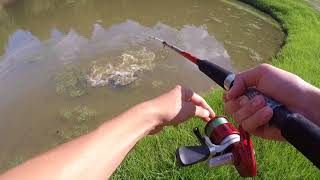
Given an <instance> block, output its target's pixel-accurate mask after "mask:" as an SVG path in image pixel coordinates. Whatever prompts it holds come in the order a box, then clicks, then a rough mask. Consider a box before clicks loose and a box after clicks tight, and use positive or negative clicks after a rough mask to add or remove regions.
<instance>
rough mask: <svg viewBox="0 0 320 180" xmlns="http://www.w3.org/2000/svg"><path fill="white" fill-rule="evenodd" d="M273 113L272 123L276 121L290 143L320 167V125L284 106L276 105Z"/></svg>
mask: <svg viewBox="0 0 320 180" xmlns="http://www.w3.org/2000/svg"><path fill="white" fill-rule="evenodd" d="M273 113H274V115H273V118H272V119H271V124H272V123H274V124H275V125H276V126H277V127H278V128H279V129H280V131H281V134H282V136H283V137H284V138H285V139H286V140H287V141H288V142H289V143H290V144H292V145H293V146H294V147H295V148H296V149H297V150H299V151H300V152H301V153H302V154H303V155H304V156H305V157H307V158H308V159H309V160H310V161H311V162H312V163H313V164H314V165H315V166H316V167H318V168H320V127H319V126H317V125H316V124H314V123H313V122H312V121H310V120H308V119H307V118H305V117H304V116H302V115H301V114H299V113H292V112H290V111H289V110H288V109H287V108H286V107H284V106H279V107H276V108H275V109H274V110H273Z"/></svg>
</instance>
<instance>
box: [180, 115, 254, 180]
mask: <svg viewBox="0 0 320 180" xmlns="http://www.w3.org/2000/svg"><path fill="white" fill-rule="evenodd" d="M193 133H194V134H195V136H196V137H197V139H198V140H199V142H200V143H201V145H199V146H183V147H180V148H178V149H177V151H176V157H177V160H178V162H179V164H180V165H182V166H189V165H193V164H196V163H199V162H202V161H206V160H207V162H208V165H209V167H219V166H223V165H227V164H232V165H234V166H235V167H236V169H237V170H238V172H239V174H240V175H241V176H243V177H253V176H256V174H257V173H256V172H257V168H256V160H255V157H254V150H253V145H252V141H251V139H250V135H249V134H248V133H247V132H245V131H244V130H242V128H241V127H239V130H237V129H236V128H235V127H234V126H233V125H232V124H231V123H229V122H228V120H227V118H226V117H222V116H220V117H216V118H214V119H212V120H211V121H209V122H208V123H207V125H206V127H205V134H206V135H205V136H202V135H201V133H200V131H199V129H198V128H194V130H193Z"/></svg>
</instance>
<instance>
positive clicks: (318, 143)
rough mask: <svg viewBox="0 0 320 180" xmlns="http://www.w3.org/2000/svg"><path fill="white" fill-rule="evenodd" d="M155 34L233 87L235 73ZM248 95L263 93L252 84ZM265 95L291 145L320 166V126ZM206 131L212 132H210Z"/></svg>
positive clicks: (274, 121) (221, 83) (275, 122)
mask: <svg viewBox="0 0 320 180" xmlns="http://www.w3.org/2000/svg"><path fill="white" fill-rule="evenodd" d="M152 38H153V39H155V40H158V41H160V42H161V43H162V44H163V45H164V46H166V47H169V48H170V49H172V50H174V51H176V52H177V53H178V54H180V55H182V56H184V57H185V58H186V59H188V60H190V61H191V62H192V63H194V64H196V65H197V66H198V68H199V70H200V71H201V72H203V73H204V74H206V75H207V76H208V77H209V78H211V79H212V80H213V81H214V82H216V83H217V84H218V85H219V86H220V87H222V88H224V89H225V90H230V89H231V88H232V86H233V83H234V80H235V77H236V75H235V74H234V73H232V72H230V71H228V70H226V69H224V68H222V67H220V66H218V65H216V64H214V63H212V62H210V61H208V60H201V59H199V58H197V57H196V56H194V55H192V54H190V53H188V52H186V51H184V50H182V49H180V48H178V47H176V46H174V45H171V44H169V43H167V42H166V41H164V40H162V39H159V38H157V37H152ZM245 95H246V96H247V97H248V98H249V99H253V98H254V97H255V96H257V95H263V94H262V93H261V92H259V91H258V90H256V89H254V88H249V89H247V91H246V93H245ZM263 96H264V98H265V100H266V102H267V105H268V106H269V107H271V108H272V110H273V117H272V119H271V121H270V124H271V125H275V126H276V127H277V128H278V129H280V131H281V134H282V136H283V137H284V138H285V139H286V140H287V141H288V142H289V143H290V144H291V145H293V146H294V147H295V148H296V149H297V150H299V151H300V152H301V153H302V154H303V155H304V156H305V157H307V158H308V159H309V160H310V161H311V162H312V163H313V164H314V165H315V166H316V167H318V168H320V153H319V152H320V127H319V126H317V125H316V124H314V123H313V122H312V121H310V120H308V119H307V118H305V117H304V116H302V115H301V114H299V113H293V112H291V111H289V110H288V109H287V108H286V107H285V106H284V105H282V104H281V103H279V102H277V101H275V100H273V99H272V98H270V97H268V96H265V95H263ZM209 123H210V122H209ZM211 124H212V122H211ZM207 126H208V124H207ZM239 131H240V135H241V133H242V134H244V136H243V137H247V135H246V133H245V132H244V131H243V130H242V128H241V127H240V129H239ZM195 134H196V136H197V137H199V138H200V139H203V137H200V136H199V133H197V132H195ZM206 134H207V135H209V136H210V133H206ZM245 150H248V152H249V153H251V152H250V151H251V150H250V149H249V148H247V149H245ZM191 151H192V150H190V149H188V150H186V151H185V152H184V153H185V154H178V156H179V157H182V159H183V158H184V157H188V155H191V156H193V155H194V154H192V153H190V152H191ZM188 152H189V153H188ZM197 152H198V151H197ZM248 157H249V156H248ZM193 163H194V162H193ZM251 167H253V165H251ZM249 170H250V169H249ZM238 171H239V170H238ZM249 174H250V173H249ZM240 175H241V174H240Z"/></svg>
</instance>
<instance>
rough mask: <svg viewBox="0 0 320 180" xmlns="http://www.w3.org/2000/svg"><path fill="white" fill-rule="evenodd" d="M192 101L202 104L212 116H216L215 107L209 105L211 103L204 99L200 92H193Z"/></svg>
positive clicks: (195, 103) (197, 104) (198, 104)
mask: <svg viewBox="0 0 320 180" xmlns="http://www.w3.org/2000/svg"><path fill="white" fill-rule="evenodd" d="M191 102H192V103H193V104H194V105H196V106H200V107H202V108H204V109H206V110H208V111H209V113H210V116H211V117H212V118H213V117H215V116H216V114H215V112H214V111H213V109H212V108H211V107H210V106H209V104H208V103H207V102H206V100H204V99H203V98H202V97H201V96H200V95H199V94H197V93H193V95H192V97H191Z"/></svg>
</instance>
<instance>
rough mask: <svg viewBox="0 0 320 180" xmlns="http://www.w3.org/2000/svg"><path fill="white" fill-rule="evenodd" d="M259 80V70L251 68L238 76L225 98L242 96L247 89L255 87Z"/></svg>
mask: <svg viewBox="0 0 320 180" xmlns="http://www.w3.org/2000/svg"><path fill="white" fill-rule="evenodd" d="M260 78H261V72H260V71H259V68H253V69H250V70H248V71H245V72H242V73H240V74H238V75H237V76H236V78H235V81H234V84H233V86H232V88H231V89H230V91H229V92H228V93H227V95H226V98H227V99H233V98H236V97H238V96H240V95H242V94H244V93H245V91H246V89H247V88H248V87H253V86H257V84H258V82H259V79H260Z"/></svg>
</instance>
